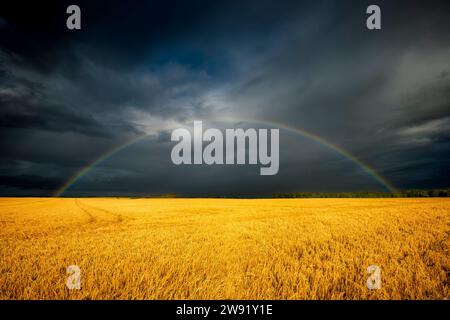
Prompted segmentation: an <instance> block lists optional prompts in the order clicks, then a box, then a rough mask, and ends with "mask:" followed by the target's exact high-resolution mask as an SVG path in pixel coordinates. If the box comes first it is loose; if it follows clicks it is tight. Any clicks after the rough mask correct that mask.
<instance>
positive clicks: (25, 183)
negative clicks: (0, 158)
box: [0, 175, 63, 190]
mask: <svg viewBox="0 0 450 320" xmlns="http://www.w3.org/2000/svg"><path fill="white" fill-rule="evenodd" d="M62 182H63V181H62V180H61V179H55V178H47V177H41V176H37V175H18V176H0V185H1V186H6V187H13V188H17V189H25V190H28V189H32V190H55V189H56V188H58V187H59V186H60V185H61V183H62Z"/></svg>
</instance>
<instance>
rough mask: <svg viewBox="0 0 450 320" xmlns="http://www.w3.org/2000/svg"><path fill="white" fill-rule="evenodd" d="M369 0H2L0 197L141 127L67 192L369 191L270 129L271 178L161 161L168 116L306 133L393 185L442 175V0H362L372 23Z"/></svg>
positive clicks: (448, 60) (420, 183)
mask: <svg viewBox="0 0 450 320" xmlns="http://www.w3.org/2000/svg"><path fill="white" fill-rule="evenodd" d="M69 4H79V5H80V7H81V9H82V30H80V31H69V30H67V28H65V19H66V17H67V15H66V14H65V9H66V7H67V6H68V5H69ZM369 4H372V3H371V2H368V1H358V2H355V1H280V2H273V1H257V2H256V1H223V2H219V1H179V2H177V3H176V4H173V3H168V2H167V1H148V2H145V3H139V4H130V3H127V2H124V1H39V2H37V1H36V2H31V3H30V2H29V1H15V2H9V1H8V3H6V2H5V1H4V2H2V4H0V134H1V141H0V149H1V150H2V151H1V161H0V173H1V174H2V180H4V181H5V182H3V183H2V186H3V189H2V190H3V193H4V194H13V192H14V190H15V189H14V188H16V187H20V188H22V189H23V190H25V191H26V190H30V193H31V194H34V193H36V191H35V190H36V184H38V183H40V182H41V183H42V184H45V185H47V186H55V184H56V182H58V181H63V180H64V179H67V178H68V177H70V176H72V175H73V174H74V173H76V172H77V171H79V170H80V169H81V168H83V166H85V165H86V164H89V163H91V162H92V161H93V160H95V159H96V158H98V157H100V156H101V155H102V154H105V153H107V152H108V151H109V150H111V149H112V148H114V147H115V146H118V145H121V144H123V143H125V141H127V140H130V139H133V138H135V137H137V136H138V135H141V134H143V133H148V134H149V135H150V137H151V138H149V139H148V140H146V141H147V142H146V143H143V144H138V145H136V146H131V147H128V148H125V149H124V150H123V151H121V152H119V153H117V154H115V155H114V156H113V157H110V158H109V159H107V160H105V161H103V162H102V163H99V164H98V165H97V167H96V168H93V169H92V170H91V171H89V175H88V176H86V177H84V178H83V179H82V181H80V183H79V184H77V186H74V187H73V190H72V192H73V194H78V195H91V194H94V195H95V194H99V195H100V194H101V195H108V194H121V195H126V194H156V193H170V192H176V193H182V194H197V195H198V194H216V195H217V194H258V193H269V194H273V193H277V192H284V191H295V190H301V191H345V190H370V189H380V187H381V186H380V185H379V184H377V182H376V181H374V180H373V179H372V178H371V177H370V176H368V175H367V173H365V172H363V171H362V170H361V168H358V167H357V166H355V164H354V163H351V162H350V161H348V160H345V159H344V158H343V157H342V156H340V155H339V154H337V153H334V152H330V150H328V149H326V148H324V147H323V146H320V144H317V143H316V142H313V141H310V140H308V139H305V138H304V137H301V136H298V135H292V134H289V133H287V132H284V131H282V132H281V142H280V143H281V147H280V148H281V149H280V157H281V167H280V173H279V175H278V176H276V177H270V178H267V177H266V178H262V177H260V176H259V175H258V174H257V169H256V168H255V167H252V166H248V167H242V168H236V167H217V166H216V167H203V166H200V167H186V166H182V167H176V166H174V165H173V164H172V163H171V161H170V149H171V146H172V144H171V143H170V133H171V130H172V129H173V128H174V127H177V126H179V125H187V126H192V121H193V119H203V120H205V121H215V120H219V121H220V119H221V118H224V117H229V118H234V119H236V120H239V119H255V120H258V119H259V120H266V121H269V122H270V121H272V122H282V123H285V124H289V125H291V126H296V127H300V128H303V129H306V130H309V131H311V132H314V133H316V134H318V135H320V136H322V137H323V138H325V139H327V140H329V141H330V142H333V143H335V144H336V145H338V146H340V147H342V148H344V149H346V150H348V151H349V152H351V153H353V154H355V155H356V156H357V157H359V158H360V159H361V160H363V161H365V162H366V163H368V164H370V165H372V166H373V167H374V168H375V169H376V170H377V171H378V172H380V173H382V174H383V175H384V176H386V178H388V179H389V180H391V181H392V182H394V184H396V185H397V186H398V187H400V188H414V187H415V188H420V187H444V186H447V185H448V181H447V179H446V178H445V177H446V176H448V170H447V168H448V166H449V164H450V163H449V160H448V159H449V157H448V156H449V155H450V152H449V151H450V150H449V149H450V147H449V134H450V121H449V119H450V96H449V92H450V90H449V89H450V76H449V74H450V45H449V41H448V32H449V31H450V19H449V13H450V11H449V7H450V5H449V3H448V1H435V2H433V3H430V4H428V3H424V2H414V1H378V4H379V5H380V6H381V7H382V22H383V30H381V31H376V32H370V31H368V30H367V29H366V28H365V19H366V14H365V9H366V8H367V6H368V5H369ZM242 124H245V121H244V122H242ZM46 177H47V178H48V179H49V181H50V182H46V181H44V179H46ZM32 181H37V182H36V184H34V185H33V182H32ZM51 181H53V184H52V183H51ZM55 189H57V187H55ZM44 191H48V192H50V191H51V188H50V187H49V188H46V189H45V190H44ZM77 192H78V193H77ZM39 194H42V193H39Z"/></svg>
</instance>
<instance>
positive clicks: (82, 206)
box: [75, 199, 125, 224]
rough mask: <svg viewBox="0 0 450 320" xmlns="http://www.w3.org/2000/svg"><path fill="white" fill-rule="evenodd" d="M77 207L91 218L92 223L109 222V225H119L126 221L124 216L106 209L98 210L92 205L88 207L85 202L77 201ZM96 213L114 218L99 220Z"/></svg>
mask: <svg viewBox="0 0 450 320" xmlns="http://www.w3.org/2000/svg"><path fill="white" fill-rule="evenodd" d="M75 204H76V206H77V207H78V208H79V209H80V210H81V211H83V212H84V213H85V214H87V215H88V216H89V222H90V223H98V222H107V224H117V223H121V222H123V221H124V220H125V218H124V216H123V215H121V214H118V213H114V212H111V211H109V210H106V209H102V208H98V207H95V206H92V205H88V204H86V203H84V202H81V201H80V200H79V199H75ZM95 212H100V213H103V214H106V215H107V216H110V217H112V218H113V219H112V220H99V219H98V218H97V216H96V214H95Z"/></svg>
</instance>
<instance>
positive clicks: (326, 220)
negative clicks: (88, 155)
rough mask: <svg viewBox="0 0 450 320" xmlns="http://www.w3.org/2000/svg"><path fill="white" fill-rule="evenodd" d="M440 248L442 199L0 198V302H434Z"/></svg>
mask: <svg viewBox="0 0 450 320" xmlns="http://www.w3.org/2000/svg"><path fill="white" fill-rule="evenodd" d="M449 250H450V199H444V198H442V199H283V200H281V199H267V200H261V199H259V200H232V199H107V198H95V199H94V198H93V199H84V198H80V199H68V198H67V199H58V198H1V199H0V299H444V298H450V251H449ZM70 265H76V266H78V267H79V268H80V271H81V273H80V279H81V289H79V290H77V289H72V290H69V288H68V287H67V286H66V283H67V279H68V277H69V275H68V274H67V267H68V266H70ZM371 265H376V266H378V267H379V268H380V270H381V288H380V289H378V290H369V289H368V288H367V285H366V282H367V279H368V277H369V276H370V274H368V273H367V268H368V267H369V266H371Z"/></svg>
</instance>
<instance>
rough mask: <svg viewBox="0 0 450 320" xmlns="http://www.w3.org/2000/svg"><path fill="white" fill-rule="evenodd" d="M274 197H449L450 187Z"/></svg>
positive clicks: (295, 194) (298, 193)
mask: <svg viewBox="0 0 450 320" xmlns="http://www.w3.org/2000/svg"><path fill="white" fill-rule="evenodd" d="M273 197H274V198H429V197H450V189H434V190H401V191H397V192H371V191H369V192H290V193H280V194H276V195H274V196H273Z"/></svg>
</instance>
